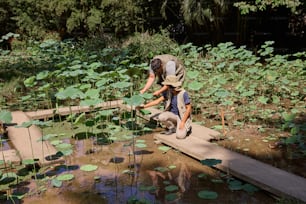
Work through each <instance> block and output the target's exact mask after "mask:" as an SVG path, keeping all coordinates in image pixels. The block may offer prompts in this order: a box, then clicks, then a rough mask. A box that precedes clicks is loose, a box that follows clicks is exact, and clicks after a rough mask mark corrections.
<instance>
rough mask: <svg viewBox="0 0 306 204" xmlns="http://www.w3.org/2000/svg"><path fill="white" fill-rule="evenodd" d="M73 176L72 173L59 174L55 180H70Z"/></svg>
mask: <svg viewBox="0 0 306 204" xmlns="http://www.w3.org/2000/svg"><path fill="white" fill-rule="evenodd" d="M73 178H74V175H73V174H69V173H67V174H61V175H59V176H57V177H56V179H57V180H59V181H70V180H72V179H73Z"/></svg>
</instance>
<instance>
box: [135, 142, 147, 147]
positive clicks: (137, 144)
mask: <svg viewBox="0 0 306 204" xmlns="http://www.w3.org/2000/svg"><path fill="white" fill-rule="evenodd" d="M135 146H136V147H138V148H146V147H147V145H146V144H143V143H136V144H135Z"/></svg>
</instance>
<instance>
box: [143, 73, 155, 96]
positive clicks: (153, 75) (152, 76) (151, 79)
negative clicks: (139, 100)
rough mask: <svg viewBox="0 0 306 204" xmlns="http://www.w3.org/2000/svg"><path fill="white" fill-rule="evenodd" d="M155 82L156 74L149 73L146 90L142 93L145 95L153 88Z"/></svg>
mask: <svg viewBox="0 0 306 204" xmlns="http://www.w3.org/2000/svg"><path fill="white" fill-rule="evenodd" d="M154 81H155V74H154V73H149V77H148V80H147V83H146V85H145V86H144V88H143V89H141V90H140V93H141V94H143V93H144V92H146V91H147V90H148V89H149V88H150V87H151V86H152V84H153V82H154Z"/></svg>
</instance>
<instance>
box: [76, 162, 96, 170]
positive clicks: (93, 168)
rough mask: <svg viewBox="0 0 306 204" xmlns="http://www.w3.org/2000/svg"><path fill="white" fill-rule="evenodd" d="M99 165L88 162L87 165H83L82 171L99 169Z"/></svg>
mask: <svg viewBox="0 0 306 204" xmlns="http://www.w3.org/2000/svg"><path fill="white" fill-rule="evenodd" d="M97 168H98V166H96V165H92V164H86V165H83V166H81V168H80V169H81V170H82V171H95V170H97Z"/></svg>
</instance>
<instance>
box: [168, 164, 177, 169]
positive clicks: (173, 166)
mask: <svg viewBox="0 0 306 204" xmlns="http://www.w3.org/2000/svg"><path fill="white" fill-rule="evenodd" d="M168 168H169V169H175V168H176V166H175V165H170V166H168Z"/></svg>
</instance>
